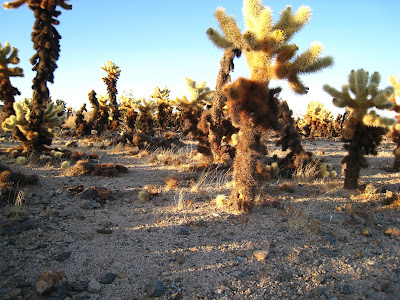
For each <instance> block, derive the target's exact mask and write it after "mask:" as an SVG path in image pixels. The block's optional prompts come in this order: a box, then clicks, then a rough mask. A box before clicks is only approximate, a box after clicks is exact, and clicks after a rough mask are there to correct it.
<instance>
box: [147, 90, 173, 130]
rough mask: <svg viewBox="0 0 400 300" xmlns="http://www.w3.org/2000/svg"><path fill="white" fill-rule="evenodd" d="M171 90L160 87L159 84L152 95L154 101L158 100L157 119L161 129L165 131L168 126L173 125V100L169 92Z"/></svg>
mask: <svg viewBox="0 0 400 300" xmlns="http://www.w3.org/2000/svg"><path fill="white" fill-rule="evenodd" d="M170 92H171V91H170V90H169V89H167V87H165V88H164V89H160V88H159V87H158V86H157V87H156V88H155V89H154V93H153V94H152V95H151V96H150V98H152V99H153V100H154V101H156V102H157V121H158V125H159V126H160V130H161V131H165V130H166V129H167V126H170V125H171V114H172V107H171V100H170V99H169V93H170Z"/></svg>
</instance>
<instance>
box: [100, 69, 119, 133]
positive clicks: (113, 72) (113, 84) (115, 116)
mask: <svg viewBox="0 0 400 300" xmlns="http://www.w3.org/2000/svg"><path fill="white" fill-rule="evenodd" d="M101 69H102V70H104V71H106V72H107V77H103V78H102V79H103V81H104V83H105V84H106V85H107V92H108V96H109V98H110V106H111V115H112V124H111V129H113V130H115V129H117V128H118V127H119V109H118V103H117V93H118V91H117V80H118V78H119V75H120V74H121V71H120V69H119V67H118V66H117V65H116V64H115V63H113V62H112V61H107V63H106V64H104V66H102V67H101Z"/></svg>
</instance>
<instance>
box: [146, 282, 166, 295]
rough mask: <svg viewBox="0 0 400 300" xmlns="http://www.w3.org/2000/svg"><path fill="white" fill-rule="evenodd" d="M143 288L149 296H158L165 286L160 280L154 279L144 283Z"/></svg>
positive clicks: (161, 293) (163, 291) (162, 292)
mask: <svg viewBox="0 0 400 300" xmlns="http://www.w3.org/2000/svg"><path fill="white" fill-rule="evenodd" d="M145 290H146V294H147V296H149V297H160V296H161V295H163V294H164V293H165V286H164V283H163V282H162V281H160V280H156V281H154V282H152V283H148V284H146V286H145Z"/></svg>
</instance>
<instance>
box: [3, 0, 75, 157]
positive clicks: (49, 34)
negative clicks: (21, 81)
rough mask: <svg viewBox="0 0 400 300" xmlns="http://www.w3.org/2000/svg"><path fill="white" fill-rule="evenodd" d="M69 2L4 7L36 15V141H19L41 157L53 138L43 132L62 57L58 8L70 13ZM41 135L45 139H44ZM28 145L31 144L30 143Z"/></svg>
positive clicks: (32, 0)
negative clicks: (50, 84) (25, 10)
mask: <svg viewBox="0 0 400 300" xmlns="http://www.w3.org/2000/svg"><path fill="white" fill-rule="evenodd" d="M66 1H68V0H53V1H48V0H16V1H12V2H5V3H4V4H3V7H4V8H6V9H11V8H18V7H20V6H21V5H23V4H25V3H26V4H27V5H28V7H29V8H30V9H31V10H32V11H33V13H34V17H35V23H34V25H33V31H32V34H31V39H32V42H33V48H34V49H35V50H36V53H35V54H34V55H33V56H32V58H31V59H30V62H31V64H32V65H33V68H32V70H34V71H36V76H35V78H34V79H33V80H32V83H33V85H32V90H33V93H32V108H31V110H30V116H29V118H28V120H29V130H28V131H27V132H36V134H34V135H33V136H34V137H33V138H32V136H30V138H29V139H28V137H23V136H21V138H19V137H18V138H19V139H20V140H21V142H22V144H23V145H24V146H25V148H26V150H28V151H31V152H37V153H40V152H42V150H43V149H44V146H45V145H50V144H51V142H52V138H50V136H49V135H48V134H46V133H45V131H43V126H44V125H43V122H44V119H45V115H44V114H45V110H46V107H47V106H48V104H49V103H50V92H49V89H48V87H47V83H48V82H51V83H54V71H55V69H56V68H57V64H56V61H57V60H58V58H59V55H60V54H59V53H60V39H61V35H60V34H59V33H58V31H57V29H56V28H55V26H56V25H58V24H59V21H58V20H57V17H58V16H59V15H60V14H61V12H60V11H58V10H57V8H58V7H61V8H63V9H67V10H70V9H72V5H70V4H67V2H66ZM41 132H43V133H44V135H41ZM27 141H29V142H27Z"/></svg>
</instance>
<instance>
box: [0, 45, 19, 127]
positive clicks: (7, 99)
mask: <svg viewBox="0 0 400 300" xmlns="http://www.w3.org/2000/svg"><path fill="white" fill-rule="evenodd" d="M18 63H19V57H18V49H17V48H15V47H12V48H11V46H10V43H9V42H6V43H5V44H4V47H3V46H2V45H1V44H0V100H2V101H3V102H4V106H3V110H2V111H3V115H2V119H1V120H0V122H3V121H4V120H5V119H6V118H8V117H9V116H11V115H13V114H14V113H15V112H14V108H13V104H14V102H15V98H14V96H16V95H21V93H20V92H19V91H18V89H17V88H15V87H13V86H12V85H11V82H10V77H23V76H24V72H23V70H22V69H21V68H18V67H14V68H10V67H9V66H8V65H9V64H12V65H16V64H18Z"/></svg>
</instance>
